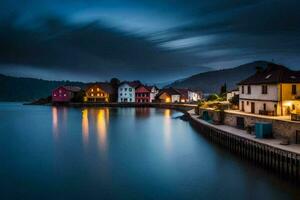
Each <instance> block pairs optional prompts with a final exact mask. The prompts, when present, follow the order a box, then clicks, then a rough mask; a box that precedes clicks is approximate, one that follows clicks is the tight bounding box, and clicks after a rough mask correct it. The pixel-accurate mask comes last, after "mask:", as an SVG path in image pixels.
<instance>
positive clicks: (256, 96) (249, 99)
mask: <svg viewBox="0 0 300 200" xmlns="http://www.w3.org/2000/svg"><path fill="white" fill-rule="evenodd" d="M238 85H239V109H240V110H241V111H244V112H248V113H254V114H264V115H289V114H290V113H291V112H299V111H300V101H299V97H300V72H299V71H292V70H290V69H288V68H286V67H284V66H281V65H276V64H269V66H268V67H267V68H266V69H265V70H262V71H258V72H256V73H255V74H254V75H252V76H250V77H249V78H247V79H245V80H243V81H241V82H240V83H239V84H238Z"/></svg>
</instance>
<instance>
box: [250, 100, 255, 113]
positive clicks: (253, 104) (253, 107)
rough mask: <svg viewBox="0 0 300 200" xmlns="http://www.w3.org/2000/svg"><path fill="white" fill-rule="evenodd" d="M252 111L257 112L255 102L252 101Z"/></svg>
mask: <svg viewBox="0 0 300 200" xmlns="http://www.w3.org/2000/svg"><path fill="white" fill-rule="evenodd" d="M251 113H255V103H254V102H251Z"/></svg>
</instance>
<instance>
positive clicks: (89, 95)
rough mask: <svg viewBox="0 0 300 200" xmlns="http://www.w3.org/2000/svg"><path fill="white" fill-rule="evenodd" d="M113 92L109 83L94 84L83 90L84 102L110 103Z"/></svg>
mask: <svg viewBox="0 0 300 200" xmlns="http://www.w3.org/2000/svg"><path fill="white" fill-rule="evenodd" d="M113 93H114V91H113V88H112V86H111V85H110V84H109V83H95V84H92V85H90V86H88V87H87V88H86V90H85V97H84V101H85V102H110V101H111V96H112V95H113Z"/></svg>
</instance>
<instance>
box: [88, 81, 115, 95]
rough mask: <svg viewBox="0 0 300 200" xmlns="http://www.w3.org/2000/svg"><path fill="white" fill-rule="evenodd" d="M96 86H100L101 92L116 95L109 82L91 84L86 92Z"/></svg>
mask: <svg viewBox="0 0 300 200" xmlns="http://www.w3.org/2000/svg"><path fill="white" fill-rule="evenodd" d="M95 85H96V86H98V87H99V88H101V90H103V91H104V92H106V93H108V94H113V93H114V89H113V87H112V86H111V84H110V83H107V82H99V83H94V84H90V85H89V86H88V87H87V88H86V90H88V89H89V88H90V87H93V86H95Z"/></svg>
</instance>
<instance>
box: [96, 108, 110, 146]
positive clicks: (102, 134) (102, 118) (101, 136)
mask: <svg viewBox="0 0 300 200" xmlns="http://www.w3.org/2000/svg"><path fill="white" fill-rule="evenodd" d="M108 123H109V109H108V108H105V109H99V110H98V114H97V134H98V144H99V147H100V148H101V150H102V151H105V150H106V148H107V141H106V140H107V126H108Z"/></svg>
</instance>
